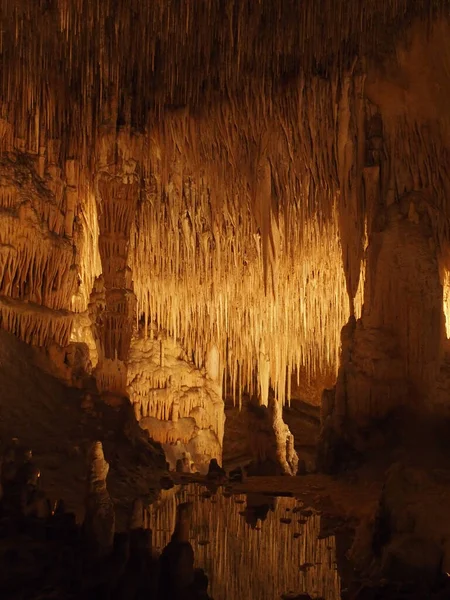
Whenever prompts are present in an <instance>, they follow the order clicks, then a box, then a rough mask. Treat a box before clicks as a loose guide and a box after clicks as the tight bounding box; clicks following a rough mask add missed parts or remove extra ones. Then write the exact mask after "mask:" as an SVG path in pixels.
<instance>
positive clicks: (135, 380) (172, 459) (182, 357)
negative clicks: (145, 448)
mask: <svg viewBox="0 0 450 600" xmlns="http://www.w3.org/2000/svg"><path fill="white" fill-rule="evenodd" d="M158 337H159V339H158ZM128 379H129V382H128V388H127V389H128V394H129V397H130V400H131V402H132V403H133V406H134V410H135V415H136V418H137V420H138V421H139V423H140V425H141V427H143V428H144V429H146V430H147V431H148V432H149V434H150V436H151V437H152V438H153V439H154V440H155V441H158V442H161V444H162V445H163V448H164V451H165V453H166V458H167V460H168V462H169V464H170V466H171V468H172V469H173V470H175V467H176V463H177V461H178V460H181V459H183V458H184V455H187V456H189V457H190V458H191V459H192V462H193V466H194V470H198V471H200V472H202V473H206V472H207V470H208V464H209V461H210V459H211V458H217V459H219V461H221V458H222V442H223V435H224V422H225V414H224V404H223V400H222V393H221V392H222V386H221V380H222V374H221V369H220V361H219V359H218V355H217V353H216V350H215V349H214V348H212V350H211V351H210V353H209V354H208V358H207V364H206V367H205V368H203V369H199V368H196V367H195V365H194V364H193V363H192V362H191V361H190V360H188V357H187V356H186V354H185V352H183V350H182V348H181V347H180V346H179V344H177V343H176V342H174V341H173V340H171V339H167V338H165V336H163V335H159V336H157V334H156V339H155V337H154V335H153V332H151V336H150V337H148V338H147V339H145V338H143V337H140V338H134V339H133V340H132V344H131V351H130V357H129V360H128Z"/></svg>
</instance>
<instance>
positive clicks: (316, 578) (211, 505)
mask: <svg viewBox="0 0 450 600" xmlns="http://www.w3.org/2000/svg"><path fill="white" fill-rule="evenodd" d="M181 502H192V504H193V511H192V520H191V544H192V547H193V549H194V552H195V560H196V567H201V568H203V569H204V570H205V572H206V573H207V575H208V578H209V582H210V585H209V588H208V589H209V593H210V595H211V596H212V597H213V598H214V600H229V599H230V598H233V599H236V600H246V599H249V600H276V599H278V598H281V597H282V596H283V595H294V594H300V593H301V592H307V593H309V594H310V595H311V596H312V597H313V598H316V597H317V598H324V599H326V600H339V598H340V580H339V575H338V572H337V567H336V543H335V539H334V537H326V538H320V519H321V517H320V514H318V513H317V512H315V511H314V510H313V509H311V508H310V507H306V506H304V505H303V503H302V502H301V501H300V500H296V499H295V498H286V497H278V498H277V497H272V496H265V495H260V494H258V495H256V494H245V495H230V494H229V493H227V492H224V489H223V488H219V489H218V490H217V491H216V492H215V493H211V492H209V491H207V489H206V488H205V487H203V486H200V485H198V484H189V485H185V486H176V487H175V488H173V489H171V490H168V491H165V492H163V495H162V496H161V498H160V500H159V501H158V502H157V503H155V504H154V505H153V506H152V507H151V511H150V515H149V519H150V523H149V524H150V527H151V529H152V530H153V546H154V548H155V549H157V550H159V551H161V550H162V549H163V548H164V546H166V545H167V544H168V543H169V541H170V537H171V535H172V531H173V528H174V525H175V511H176V506H177V505H178V504H180V503H181Z"/></svg>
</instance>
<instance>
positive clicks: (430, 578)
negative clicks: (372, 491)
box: [350, 463, 450, 589]
mask: <svg viewBox="0 0 450 600" xmlns="http://www.w3.org/2000/svg"><path fill="white" fill-rule="evenodd" d="M449 481H450V473H449V472H448V471H447V470H445V471H444V470H440V469H434V470H430V471H429V472H425V471H424V470H423V469H421V468H417V467H416V468H414V467H408V466H405V465H402V464H401V463H395V464H394V465H393V466H392V467H391V468H390V469H389V471H388V472H387V474H386V480H385V484H384V487H383V490H382V493H381V497H380V501H379V506H378V510H377V513H376V515H375V516H371V517H370V518H367V519H366V520H364V521H363V522H362V523H361V525H360V527H359V529H358V533H357V535H356V537H355V540H354V543H353V547H352V549H351V551H350V559H351V560H352V561H353V563H354V565H355V566H356V567H357V568H358V570H359V572H362V573H363V574H364V575H365V576H367V575H370V576H371V577H374V578H375V577H382V578H385V579H387V580H388V581H398V582H414V583H415V584H416V585H417V586H420V588H421V589H422V588H423V586H425V589H431V588H432V587H433V586H435V585H436V584H438V583H439V582H440V578H443V575H445V574H446V573H447V572H448V571H447V566H448V564H449V543H448V541H449V539H450V529H449V526H448V519H447V515H446V510H447V509H446V506H447V502H448V495H449V492H448V483H449Z"/></svg>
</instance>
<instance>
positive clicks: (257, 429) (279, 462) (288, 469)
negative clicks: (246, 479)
mask: <svg viewBox="0 0 450 600" xmlns="http://www.w3.org/2000/svg"><path fill="white" fill-rule="evenodd" d="M245 417H246V421H247V430H246V438H247V444H248V453H249V455H250V456H251V459H252V460H251V464H250V466H249V474H258V475H263V474H264V475H278V474H283V475H297V468H298V456H297V453H296V451H295V448H294V436H293V435H292V433H291V432H290V430H289V427H288V426H287V425H286V423H285V422H284V421H283V415H282V410H281V406H280V403H279V401H277V400H275V399H274V398H273V396H272V398H271V399H269V406H268V407H265V406H256V405H252V404H249V405H248V406H247V408H246V412H245Z"/></svg>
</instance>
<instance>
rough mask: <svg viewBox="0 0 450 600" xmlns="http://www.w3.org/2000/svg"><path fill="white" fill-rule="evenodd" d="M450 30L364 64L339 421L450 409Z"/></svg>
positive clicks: (444, 26) (336, 410)
mask: <svg viewBox="0 0 450 600" xmlns="http://www.w3.org/2000/svg"><path fill="white" fill-rule="evenodd" d="M448 33H449V24H448V22H447V21H441V22H439V23H437V24H435V26H434V28H433V30H432V31H431V32H426V30H425V28H424V27H420V26H419V25H418V24H417V23H416V24H415V25H414V26H413V27H412V28H411V29H410V31H409V36H408V40H407V41H406V42H405V43H404V44H399V45H398V48H397V56H398V63H397V66H396V67H393V65H392V62H385V63H384V64H381V65H372V66H371V68H370V69H369V71H368V75H367V79H366V84H365V93H366V96H367V98H368V102H369V103H370V107H371V119H370V121H369V127H367V128H366V131H367V132H368V133H369V136H368V139H367V149H366V166H365V168H364V171H363V176H364V181H365V188H364V202H365V205H366V207H367V209H368V210H367V216H366V218H367V221H366V222H367V233H368V237H367V249H366V254H365V286H364V306H363V310H362V315H361V318H360V319H359V320H357V321H354V320H353V321H350V323H349V325H348V327H347V328H346V331H345V334H344V336H343V352H342V357H341V367H340V371H339V376H338V381H337V385H336V389H335V394H336V395H335V400H334V401H332V404H333V402H334V407H333V409H332V410H331V412H332V413H333V418H334V420H335V423H336V426H337V428H339V427H340V426H341V425H342V423H343V422H345V421H347V422H348V423H351V424H352V426H355V425H356V426H357V427H361V428H364V427H367V426H368V425H370V423H371V422H372V421H374V420H375V421H376V420H379V419H383V418H385V417H386V416H387V415H389V414H390V413H391V412H392V411H393V410H394V409H397V408H398V407H399V406H403V407H405V408H407V409H408V410H410V411H415V412H418V413H421V414H424V415H425V414H427V413H437V414H440V415H442V416H445V417H448V414H449V413H448V397H449V388H448V387H446V386H447V381H448V378H447V377H448V376H447V373H448V366H447V365H448V358H447V353H448V341H447V334H446V323H445V314H444V312H445V310H446V304H445V298H444V296H445V294H444V286H446V285H447V277H448V276H447V273H448V258H447V255H448V241H447V236H446V233H445V232H446V230H447V227H448V217H447V216H446V212H445V211H446V208H445V207H446V205H447V202H448V197H449V192H450V185H449V179H448V174H447V170H446V167H445V166H444V165H446V164H448V142H449V137H448V132H449V130H448V124H449V121H448V120H449V116H450V113H449V110H448V108H447V106H446V105H445V103H444V101H443V95H442V94H446V93H448V90H449V84H450V81H449V77H448V75H449V73H448V67H447V66H446V65H447V62H446V61H448V48H447V46H446V43H445V39H447V38H446V36H447V35H448ZM375 103H376V104H375ZM326 415H327V410H325V417H326Z"/></svg>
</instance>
